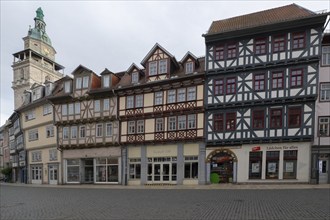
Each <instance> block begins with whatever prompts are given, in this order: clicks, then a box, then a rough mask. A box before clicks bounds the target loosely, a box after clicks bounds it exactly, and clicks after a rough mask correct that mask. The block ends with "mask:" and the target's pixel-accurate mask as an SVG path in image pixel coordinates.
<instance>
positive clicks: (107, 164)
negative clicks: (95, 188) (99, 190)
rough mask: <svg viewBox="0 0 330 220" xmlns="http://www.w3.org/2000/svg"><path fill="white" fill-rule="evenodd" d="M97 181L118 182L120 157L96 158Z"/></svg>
mask: <svg viewBox="0 0 330 220" xmlns="http://www.w3.org/2000/svg"><path fill="white" fill-rule="evenodd" d="M96 182H103V183H105V182H108V183H117V182H118V158H97V159H96Z"/></svg>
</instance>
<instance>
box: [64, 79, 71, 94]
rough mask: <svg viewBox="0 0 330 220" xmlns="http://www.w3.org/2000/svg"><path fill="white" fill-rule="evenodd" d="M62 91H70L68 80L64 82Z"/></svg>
mask: <svg viewBox="0 0 330 220" xmlns="http://www.w3.org/2000/svg"><path fill="white" fill-rule="evenodd" d="M64 92H65V93H70V92H71V82H70V81H66V82H64Z"/></svg>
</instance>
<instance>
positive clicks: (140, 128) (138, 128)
mask: <svg viewBox="0 0 330 220" xmlns="http://www.w3.org/2000/svg"><path fill="white" fill-rule="evenodd" d="M136 133H137V134H143V133H144V120H138V121H137V122H136Z"/></svg>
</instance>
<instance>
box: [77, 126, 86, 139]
mask: <svg viewBox="0 0 330 220" xmlns="http://www.w3.org/2000/svg"><path fill="white" fill-rule="evenodd" d="M85 137H86V127H85V126H79V138H85Z"/></svg>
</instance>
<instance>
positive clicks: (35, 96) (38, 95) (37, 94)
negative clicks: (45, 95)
mask: <svg viewBox="0 0 330 220" xmlns="http://www.w3.org/2000/svg"><path fill="white" fill-rule="evenodd" d="M40 98H41V88H37V89H34V90H33V91H32V101H35V100H37V99H40Z"/></svg>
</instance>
